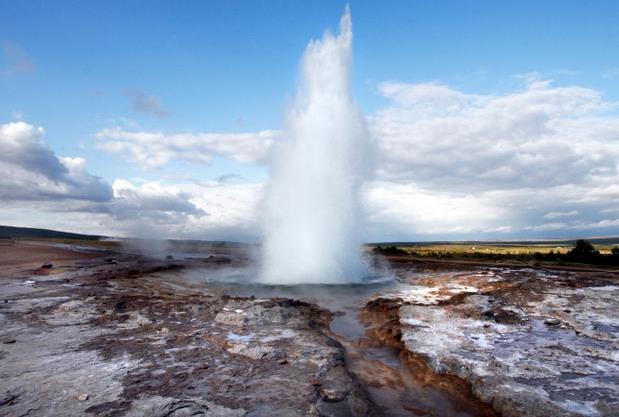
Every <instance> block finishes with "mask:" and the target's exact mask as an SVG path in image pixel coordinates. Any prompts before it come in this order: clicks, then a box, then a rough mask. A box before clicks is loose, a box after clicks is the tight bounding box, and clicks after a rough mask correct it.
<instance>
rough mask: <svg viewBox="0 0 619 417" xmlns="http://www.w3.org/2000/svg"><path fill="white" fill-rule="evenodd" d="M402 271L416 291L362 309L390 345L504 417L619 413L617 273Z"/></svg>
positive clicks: (401, 267) (406, 268)
mask: <svg viewBox="0 0 619 417" xmlns="http://www.w3.org/2000/svg"><path fill="white" fill-rule="evenodd" d="M395 270H396V271H399V272H400V277H401V280H402V281H405V282H409V283H410V284H411V286H410V287H408V288H406V289H405V290H402V291H395V292H387V293H384V294H380V295H377V296H376V297H374V299H373V300H371V301H370V302H369V303H368V304H367V305H366V308H365V310H364V315H365V320H366V322H367V323H368V324H369V325H373V326H374V327H373V329H372V330H371V332H372V333H373V334H374V335H375V337H377V338H379V339H381V340H382V341H383V343H386V344H395V345H398V346H400V347H401V348H402V349H405V350H406V351H407V353H408V354H409V356H410V358H411V360H412V361H421V362H422V363H423V364H425V365H427V366H429V367H430V368H431V369H432V370H434V371H435V372H437V373H440V374H450V375H455V376H457V377H459V378H461V379H463V380H464V381H466V382H468V383H469V384H470V386H471V388H472V390H473V393H474V394H475V396H477V397H478V398H480V399H481V400H483V401H484V402H486V403H488V404H491V405H492V406H493V408H494V409H495V410H497V411H498V412H500V413H501V414H502V415H503V416H506V417H510V416H539V417H542V416H617V415H619V319H618V316H617V312H619V285H617V284H618V281H617V279H618V278H619V277H618V276H617V274H616V273H612V272H608V273H603V272H602V273H589V274H583V273H571V272H561V273H555V272H553V271H543V270H542V271H540V270H527V269H520V270H509V269H505V268H474V269H472V270H471V271H466V272H462V271H459V272H456V271H453V272H452V271H440V270H439V271H432V272H430V273H427V274H424V275H421V276H419V275H415V274H410V273H409V272H408V271H410V270H411V268H410V265H399V266H396V268H395Z"/></svg>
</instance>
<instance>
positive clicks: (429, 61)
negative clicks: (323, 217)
mask: <svg viewBox="0 0 619 417" xmlns="http://www.w3.org/2000/svg"><path fill="white" fill-rule="evenodd" d="M345 4H346V2H339V1H308V2H292V1H268V2H267V1H264V2H250V1H243V2H237V1H220V2H215V1H211V2H204V1H184V2H164V1H157V2H138V1H98V2H97V1H90V2H78V1H54V2H49V1H20V2H15V1H0V42H2V44H3V46H4V52H5V53H4V55H0V71H1V72H2V74H0V124H1V123H10V122H14V121H16V120H18V119H20V120H22V121H23V122H25V123H28V124H31V125H33V126H42V127H43V128H44V129H45V135H44V140H45V141H46V143H47V144H49V147H50V148H51V149H52V150H53V152H55V153H56V154H57V155H64V156H79V157H83V158H85V159H86V161H87V170H88V172H89V173H90V174H92V175H94V176H99V177H102V178H103V179H104V180H105V181H107V182H108V183H110V184H112V183H113V182H114V181H115V180H117V179H119V178H124V179H134V178H137V177H140V178H142V179H146V180H150V181H160V182H162V183H166V184H174V183H175V182H178V178H179V176H190V177H191V178H192V180H198V181H208V180H215V179H217V178H218V177H220V176H222V175H227V174H238V175H241V176H242V177H243V178H244V180H245V181H247V182H258V181H264V180H265V178H266V173H267V170H266V168H265V166H264V165H263V164H262V163H260V162H252V163H244V164H239V163H237V162H238V161H234V160H231V159H230V158H229V156H226V155H220V154H216V153H215V154H213V155H212V158H213V159H212V161H211V162H210V163H208V164H204V163H195V162H187V161H186V160H182V159H172V160H170V161H169V162H168V163H166V164H163V165H161V166H157V167H155V168H153V169H148V170H144V169H142V168H143V167H140V166H139V164H136V163H131V161H129V162H128V161H127V160H126V158H123V157H122V156H123V155H122V154H119V153H114V152H104V151H102V150H101V149H100V148H98V147H97V145H96V140H95V136H96V134H97V132H100V131H102V130H103V129H107V128H112V127H118V126H120V127H121V128H123V129H126V130H127V131H140V132H153V131H160V132H163V133H165V134H175V133H198V132H221V133H239V132H258V131H262V130H278V129H281V127H282V125H283V118H284V109H285V107H286V104H287V103H289V102H290V100H291V99H292V97H293V96H294V93H295V82H296V79H297V70H298V62H299V59H300V57H301V55H302V53H303V50H304V48H305V46H306V45H307V42H308V41H309V40H310V39H315V38H319V37H320V36H321V35H322V33H323V31H324V30H325V29H331V30H336V29H337V22H338V18H339V16H340V15H341V13H342V10H343V9H344V6H345ZM350 5H351V9H352V16H353V25H354V36H355V39H354V82H353V90H354V96H355V98H356V99H357V101H358V103H359V105H360V107H361V108H362V109H363V111H364V113H365V114H366V115H367V116H368V117H372V116H374V115H376V114H379V113H380V112H381V111H382V110H384V109H385V108H387V107H389V106H391V105H392V102H393V100H392V99H393V98H392V97H391V98H390V97H387V96H386V95H385V94H384V91H382V90H381V88H380V86H381V83H385V82H394V83H395V82H397V83H401V84H406V85H416V84H424V83H431V82H434V83H437V84H441V85H447V86H449V88H450V89H453V90H454V91H459V92H462V93H464V94H470V95H492V96H500V95H504V94H510V93H512V92H514V91H518V90H519V89H520V90H521V89H522V88H524V87H523V85H525V84H526V79H527V78H526V77H524V74H529V78H531V77H534V78H538V79H541V80H549V79H552V80H554V83H553V86H555V87H561V86H579V87H582V88H587V89H591V90H593V91H597V92H600V93H601V94H602V97H603V100H604V102H606V103H612V102H615V101H619V53H618V52H619V2H617V1H595V2H583V1H518V2H516V1H514V2H496V1H441V2H425V1H410V2H409V1H403V2H395V1H389V2H370V1H351V2H350ZM8 50H10V51H8ZM7 51H8V52H7ZM11 51H12V52H11ZM16 51H17V52H16ZM16 55H17V58H16V57H15V56H16ZM16 60H17V61H16ZM20 60H21V61H25V62H26V65H25V67H20V66H19V65H17V64H19V61H20ZM16 62H17V64H16ZM22 64H23V62H22ZM15 65H17V67H15ZM532 73H535V74H536V75H535V76H532V75H531V74H532ZM138 95H142V97H145V100H146V101H147V102H148V103H150V105H151V107H150V108H149V109H146V110H144V109H142V110H140V109H136V108H135V106H136V103H135V102H136V97H137V96H138ZM148 103H147V105H148ZM153 103H155V104H153ZM156 103H159V104H158V105H157V104H156ZM153 106H154V107H153ZM610 107H612V106H609V108H608V109H606V110H605V111H604V112H603V113H604V115H603V117H605V118H612V117H613V115H616V114H617V111H616V108H610ZM158 111H159V112H160V114H159V115H157V114H156V113H157V112H158ZM598 116H599V114H597V113H596V117H598ZM605 120H606V119H605ZM612 120H614V119H612ZM611 140H614V139H611ZM614 143H615V142H612V146H613V149H614V146H615V145H614ZM412 168H413V167H411V169H412ZM581 210H582V209H581ZM13 218H14V217H7V219H13ZM606 220H614V218H613V219H606ZM21 221H22V223H23V222H27V220H26V219H22V220H21ZM609 230H610V231H612V230H615V229H609ZM523 233H524V232H523ZM566 233H567V232H566ZM569 233H572V232H569Z"/></svg>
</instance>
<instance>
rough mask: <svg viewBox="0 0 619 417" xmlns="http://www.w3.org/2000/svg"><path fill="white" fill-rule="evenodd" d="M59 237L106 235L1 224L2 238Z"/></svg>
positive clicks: (80, 237)
mask: <svg viewBox="0 0 619 417" xmlns="http://www.w3.org/2000/svg"><path fill="white" fill-rule="evenodd" d="M7 237H14V238H59V239H83V240H99V239H101V238H102V237H104V236H96V235H82V234H80V233H69V232H60V231H58V230H48V229H33V228H31V227H13V226H0V238H7Z"/></svg>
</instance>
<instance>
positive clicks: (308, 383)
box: [0, 254, 374, 417]
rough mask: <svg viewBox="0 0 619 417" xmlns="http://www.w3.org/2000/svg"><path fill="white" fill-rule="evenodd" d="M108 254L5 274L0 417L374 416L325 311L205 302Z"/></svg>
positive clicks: (285, 302) (0, 296)
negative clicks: (350, 369) (352, 374)
mask: <svg viewBox="0 0 619 417" xmlns="http://www.w3.org/2000/svg"><path fill="white" fill-rule="evenodd" d="M105 256H107V257H109V256H110V255H109V254H105V255H101V254H99V255H98V256H95V257H93V256H90V257H85V258H87V259H70V258H71V257H70V256H67V257H65V258H68V259H64V260H63V261H62V262H55V263H54V268H52V269H51V271H45V272H42V271H41V270H40V269H39V268H36V267H34V268H33V267H32V266H30V265H27V266H24V265H23V264H20V265H8V266H5V267H4V268H3V269H2V272H0V280H1V285H0V338H1V340H2V341H3V343H2V344H0V415H1V416H24V415H33V416H62V415H72V416H74V415H94V416H120V415H124V416H175V417H180V416H213V417H215V416H221V417H226V416H230V417H233V416H235V417H236V416H319V415H320V416H351V415H354V416H369V415H373V414H374V413H373V409H372V406H371V404H370V403H369V402H368V400H367V398H366V396H365V393H364V391H363V389H361V387H360V386H359V385H358V383H357V382H356V381H355V380H354V378H353V377H352V376H351V374H350V373H349V372H348V371H347V369H346V367H345V366H344V354H343V347H342V346H341V345H340V343H339V342H337V341H336V340H335V339H334V338H333V337H332V335H331V333H330V331H329V322H330V320H331V313H330V312H329V311H327V310H324V309H322V308H320V307H318V306H316V305H313V304H309V303H305V302H301V301H294V300H290V299H284V298H270V299H256V298H253V297H228V296H223V295H219V296H216V295H210V294H207V293H206V292H205V291H204V288H197V287H195V288H194V287H192V285H190V284H187V285H183V284H182V283H178V282H175V283H173V284H170V283H167V282H166V281H165V280H164V279H162V278H161V275H162V274H161V272H162V271H164V272H165V271H166V270H173V269H175V268H177V266H176V265H174V264H173V263H172V262H171V261H169V262H163V261H156V260H149V259H146V258H143V257H136V256H134V255H131V256H129V255H122V254H114V259H113V262H111V261H107V260H106V257H105ZM221 262H222V261H221V259H217V263H218V264H220V263H221ZM153 272H160V274H153Z"/></svg>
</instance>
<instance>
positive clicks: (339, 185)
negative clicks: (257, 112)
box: [261, 7, 370, 284]
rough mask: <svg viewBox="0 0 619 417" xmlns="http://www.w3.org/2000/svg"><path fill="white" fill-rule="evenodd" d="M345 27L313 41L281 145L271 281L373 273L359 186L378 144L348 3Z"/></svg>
mask: <svg viewBox="0 0 619 417" xmlns="http://www.w3.org/2000/svg"><path fill="white" fill-rule="evenodd" d="M339 29H340V31H339V34H338V35H337V36H333V35H331V34H330V33H329V32H326V33H325V34H324V35H323V37H322V39H321V40H317V41H311V42H310V43H309V45H308V46H307V48H306V50H305V53H304V55H303V58H302V61H301V74H300V80H299V86H298V91H297V95H296V98H295V101H294V104H293V106H292V108H291V109H289V113H288V115H287V116H288V117H287V138H288V140H287V141H286V142H285V143H283V144H282V145H281V147H280V148H279V149H278V150H277V152H278V153H277V154H276V157H275V160H274V161H273V166H272V170H271V183H270V185H269V187H268V189H267V199H266V207H265V208H266V219H265V220H266V222H265V244H264V255H263V270H262V274H261V280H262V281H263V282H267V283H277V284H299V283H344V282H354V281H358V280H360V279H361V278H362V277H363V275H364V274H365V273H366V270H367V268H366V265H365V263H364V261H363V259H362V255H361V249H360V246H361V237H360V233H359V229H360V213H359V212H360V210H359V188H360V186H361V183H362V181H363V179H364V178H365V176H366V173H367V170H368V165H369V164H368V147H369V143H370V141H369V134H368V131H367V127H366V125H365V120H364V118H363V115H362V114H361V111H360V110H359V108H358V107H357V105H356V104H355V102H354V100H353V98H352V93H351V86H350V75H351V74H350V73H351V66H352V25H351V19H350V10H349V8H348V7H346V10H345V12H344V15H343V16H342V18H341V20H340V28H339Z"/></svg>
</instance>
